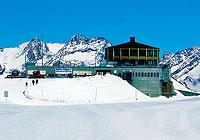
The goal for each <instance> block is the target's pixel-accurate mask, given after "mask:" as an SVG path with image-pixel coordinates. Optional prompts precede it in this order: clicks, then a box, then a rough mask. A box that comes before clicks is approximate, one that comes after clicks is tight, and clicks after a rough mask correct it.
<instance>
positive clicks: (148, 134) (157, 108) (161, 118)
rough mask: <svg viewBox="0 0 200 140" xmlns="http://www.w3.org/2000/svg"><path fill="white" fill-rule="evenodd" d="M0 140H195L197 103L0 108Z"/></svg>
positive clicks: (198, 125)
mask: <svg viewBox="0 0 200 140" xmlns="http://www.w3.org/2000/svg"><path fill="white" fill-rule="evenodd" d="M0 108H1V110H0V133H1V135H0V139H2V140H13V139H14V140H27V139H28V140H36V139H37V140H50V139H53V140H66V139H67V140H83V139H84V140H111V139H114V140H133V139H137V140H146V139H148V140H179V139H181V140H199V139H200V121H199V113H200V112H199V108H200V98H195V99H190V100H185V101H180V102H179V101H176V102H169V103H162V102H156V103H152V102H148V103H141V102H136V103H126V104H103V105H79V106H64V105H62V106H55V105H51V106H19V105H10V104H0Z"/></svg>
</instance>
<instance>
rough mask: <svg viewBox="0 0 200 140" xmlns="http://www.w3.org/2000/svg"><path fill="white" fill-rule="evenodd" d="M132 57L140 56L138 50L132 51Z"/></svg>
mask: <svg viewBox="0 0 200 140" xmlns="http://www.w3.org/2000/svg"><path fill="white" fill-rule="evenodd" d="M130 51H131V52H130V56H138V50H130Z"/></svg>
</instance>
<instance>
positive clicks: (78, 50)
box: [47, 35, 111, 66]
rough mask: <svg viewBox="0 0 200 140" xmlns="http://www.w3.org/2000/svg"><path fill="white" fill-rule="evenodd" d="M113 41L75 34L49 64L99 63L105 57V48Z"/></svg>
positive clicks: (75, 64) (89, 64)
mask: <svg viewBox="0 0 200 140" xmlns="http://www.w3.org/2000/svg"><path fill="white" fill-rule="evenodd" d="M109 46H111V43H110V42H109V41H107V40H106V39H104V38H102V37H97V38H92V39H88V38H86V37H84V36H82V35H75V36H73V37H72V38H71V40H70V41H69V42H68V43H67V44H66V45H65V46H63V47H62V48H61V49H60V50H59V51H58V52H57V53H56V54H55V55H54V56H53V57H52V58H51V59H50V61H49V62H48V64H47V65H54V66H55V65H56V66H63V65H64V66H66V65H72V66H77V65H85V66H91V65H95V63H96V65H99V64H100V62H101V61H102V60H103V58H104V50H105V48H106V47H109Z"/></svg>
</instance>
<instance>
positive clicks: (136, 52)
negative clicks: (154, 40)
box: [108, 49, 158, 57]
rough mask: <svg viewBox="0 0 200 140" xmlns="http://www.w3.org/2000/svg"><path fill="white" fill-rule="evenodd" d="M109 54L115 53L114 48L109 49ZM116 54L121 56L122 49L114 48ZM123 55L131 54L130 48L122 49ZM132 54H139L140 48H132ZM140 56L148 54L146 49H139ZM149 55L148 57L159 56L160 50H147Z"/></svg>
mask: <svg viewBox="0 0 200 140" xmlns="http://www.w3.org/2000/svg"><path fill="white" fill-rule="evenodd" d="M108 53H109V56H112V55H113V50H112V49H109V52H108ZM114 54H115V56H120V50H119V49H114ZM121 56H129V50H128V49H122V50H121ZM130 56H138V50H130ZM139 56H146V50H139ZM147 56H148V57H153V56H154V57H157V56H158V51H157V50H154V51H153V50H147Z"/></svg>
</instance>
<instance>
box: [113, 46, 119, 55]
mask: <svg viewBox="0 0 200 140" xmlns="http://www.w3.org/2000/svg"><path fill="white" fill-rule="evenodd" d="M114 54H115V56H119V55H120V49H119V48H114Z"/></svg>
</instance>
